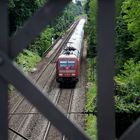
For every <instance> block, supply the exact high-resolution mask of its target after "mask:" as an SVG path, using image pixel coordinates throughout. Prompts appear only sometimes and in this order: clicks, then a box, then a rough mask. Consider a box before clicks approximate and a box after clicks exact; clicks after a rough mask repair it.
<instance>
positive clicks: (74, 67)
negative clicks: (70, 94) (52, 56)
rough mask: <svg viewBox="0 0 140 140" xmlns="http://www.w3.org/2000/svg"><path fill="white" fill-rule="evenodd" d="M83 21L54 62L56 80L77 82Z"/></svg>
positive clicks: (82, 20)
mask: <svg viewBox="0 0 140 140" xmlns="http://www.w3.org/2000/svg"><path fill="white" fill-rule="evenodd" d="M84 24H85V19H81V20H80V21H79V23H78V25H77V27H76V28H75V30H74V32H73V34H72V36H71V37H70V39H69V41H68V43H67V44H66V47H65V48H64V49H63V50H62V52H61V54H60V55H59V57H58V59H57V62H56V80H57V82H59V83H62V82H65V81H73V82H76V81H78V78H79V74H80V56H81V52H82V47H83V43H82V42H83V36H84V30H83V28H84Z"/></svg>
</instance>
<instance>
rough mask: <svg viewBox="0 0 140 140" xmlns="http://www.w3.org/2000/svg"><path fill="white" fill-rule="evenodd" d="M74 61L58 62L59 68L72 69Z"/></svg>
mask: <svg viewBox="0 0 140 140" xmlns="http://www.w3.org/2000/svg"><path fill="white" fill-rule="evenodd" d="M74 66H75V61H74V60H68V61H60V67H61V68H62V67H74Z"/></svg>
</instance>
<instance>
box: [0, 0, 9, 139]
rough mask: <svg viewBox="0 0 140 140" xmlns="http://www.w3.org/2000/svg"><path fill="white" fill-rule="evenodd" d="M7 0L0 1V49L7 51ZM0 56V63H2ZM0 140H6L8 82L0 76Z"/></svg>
mask: <svg viewBox="0 0 140 140" xmlns="http://www.w3.org/2000/svg"><path fill="white" fill-rule="evenodd" d="M7 46H8V0H1V1H0V50H2V51H3V52H5V53H7V52H8V47H7ZM2 61H3V60H2V59H1V58H0V64H1V63H2ZM0 140H8V83H7V82H6V81H5V80H4V79H2V77H0Z"/></svg>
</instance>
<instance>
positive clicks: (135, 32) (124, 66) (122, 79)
mask: <svg viewBox="0 0 140 140" xmlns="http://www.w3.org/2000/svg"><path fill="white" fill-rule="evenodd" d="M95 3H96V0H88V3H87V4H88V5H86V12H87V15H88V24H87V25H88V26H87V28H86V32H87V35H88V36H87V41H88V57H90V58H94V57H95V56H96V51H95V45H96V31H95V30H96V29H95V26H96V14H95V13H96V12H95V10H96V4H95ZM87 7H88V8H89V9H88V8H87ZM116 7H117V13H116V16H117V17H116V65H115V67H116V71H115V77H114V82H115V87H116V95H115V101H116V105H115V107H116V132H117V133H116V134H117V137H119V136H120V135H121V134H122V133H123V132H124V131H125V130H126V128H128V126H130V125H131V124H132V123H133V122H134V121H135V120H136V119H137V118H138V116H140V1H139V0H135V1H134V0H117V5H116ZM93 70H94V69H93ZM93 82H95V81H93ZM94 92H95V91H94V90H93V93H94ZM93 96H94V95H93ZM91 99H92V98H91ZM92 103H93V104H92V105H94V104H95V101H94V100H93V101H92Z"/></svg>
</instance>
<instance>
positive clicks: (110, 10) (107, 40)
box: [97, 0, 115, 140]
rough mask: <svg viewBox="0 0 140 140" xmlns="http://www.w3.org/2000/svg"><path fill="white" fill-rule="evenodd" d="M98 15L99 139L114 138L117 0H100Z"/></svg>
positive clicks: (107, 139)
mask: <svg viewBox="0 0 140 140" xmlns="http://www.w3.org/2000/svg"><path fill="white" fill-rule="evenodd" d="M97 16H98V17H97V44H98V45H97V52H98V53H97V85H98V95H97V109H98V114H97V115H98V116H97V128H98V140H114V139H115V109H114V98H113V96H114V82H113V75H114V52H115V47H114V46H115V0H98V13H97Z"/></svg>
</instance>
